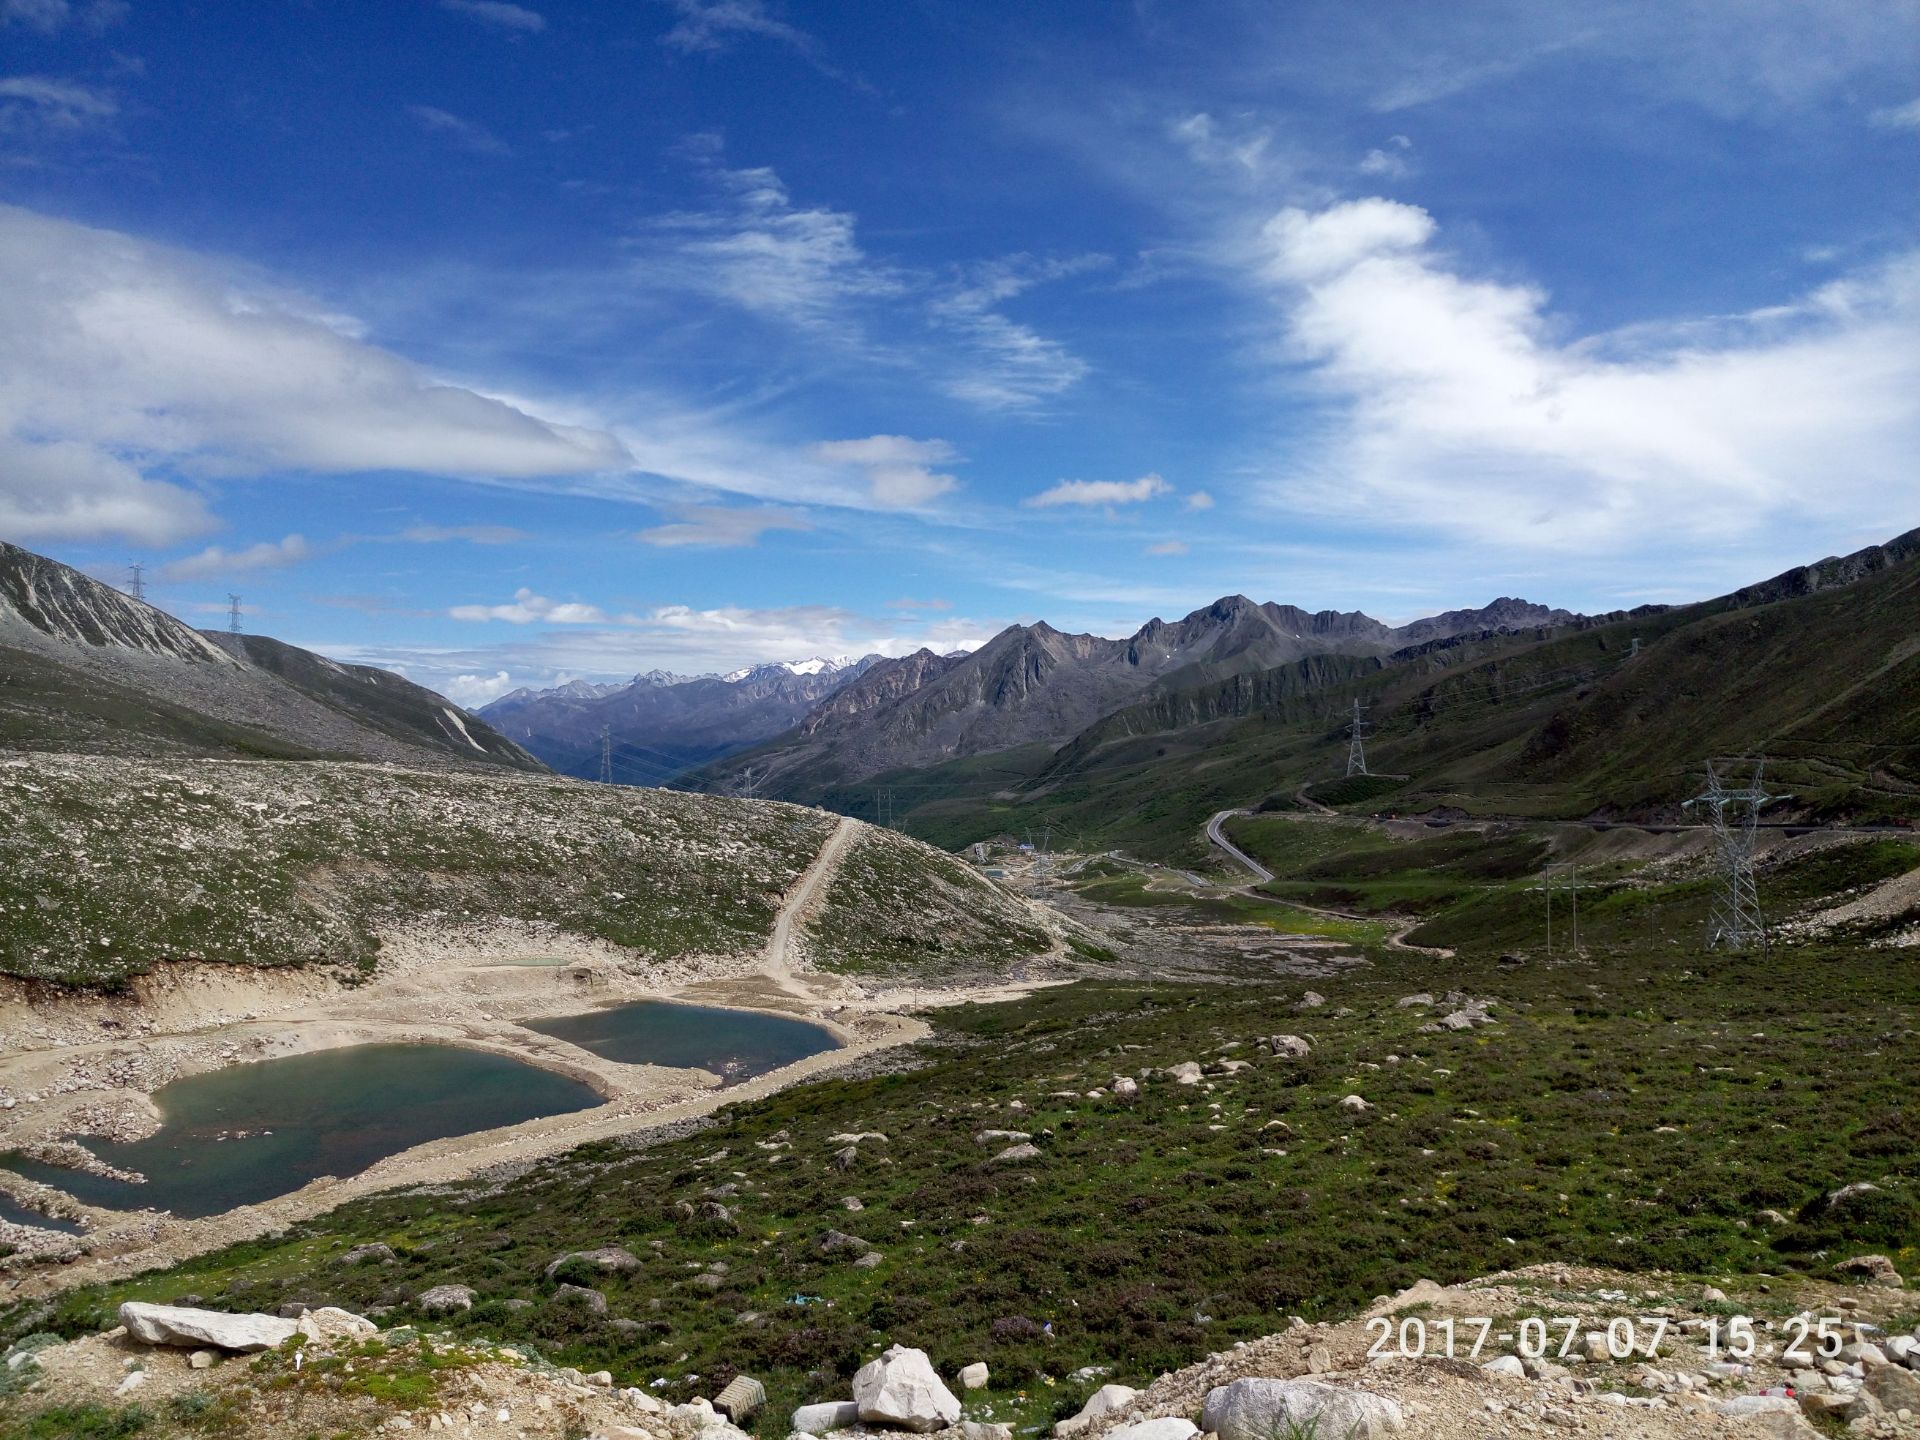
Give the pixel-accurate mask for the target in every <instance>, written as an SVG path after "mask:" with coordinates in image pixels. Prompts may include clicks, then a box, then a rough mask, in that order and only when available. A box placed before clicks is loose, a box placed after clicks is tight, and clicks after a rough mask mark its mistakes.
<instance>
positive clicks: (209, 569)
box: [160, 535, 314, 580]
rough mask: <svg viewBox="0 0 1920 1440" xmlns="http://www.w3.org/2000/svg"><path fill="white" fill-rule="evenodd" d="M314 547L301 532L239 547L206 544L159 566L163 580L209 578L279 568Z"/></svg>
mask: <svg viewBox="0 0 1920 1440" xmlns="http://www.w3.org/2000/svg"><path fill="white" fill-rule="evenodd" d="M313 553H314V551H313V547H312V546H311V545H309V544H307V541H306V538H305V537H304V536H301V535H289V536H287V537H286V538H285V539H283V540H262V541H260V542H259V543H258V544H255V545H248V546H246V547H245V548H244V549H240V550H227V549H223V548H222V547H221V546H218V545H209V546H208V547H207V548H206V549H205V550H202V551H201V552H200V553H199V554H197V555H189V556H187V557H185V558H184V559H181V560H174V561H170V562H169V563H167V564H166V565H164V566H162V567H161V569H160V578H161V579H163V580H212V579H215V578H217V577H219V576H223V575H239V574H244V573H245V572H247V571H249V570H279V569H284V568H285V567H286V566H288V565H298V564H299V563H300V562H301V561H303V560H307V559H310V558H311V557H312V555H313Z"/></svg>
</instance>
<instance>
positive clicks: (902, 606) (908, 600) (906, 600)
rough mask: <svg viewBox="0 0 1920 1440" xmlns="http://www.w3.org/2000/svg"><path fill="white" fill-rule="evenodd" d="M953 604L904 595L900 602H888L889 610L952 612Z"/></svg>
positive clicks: (931, 598)
mask: <svg viewBox="0 0 1920 1440" xmlns="http://www.w3.org/2000/svg"><path fill="white" fill-rule="evenodd" d="M952 608H953V602H952V601H951V600H942V599H941V598H940V597H939V596H937V595H936V596H932V597H930V598H928V599H926V600H916V599H914V598H913V597H912V596H911V595H902V596H901V597H900V598H899V599H898V600H889V601H887V609H889V610H951V609H952Z"/></svg>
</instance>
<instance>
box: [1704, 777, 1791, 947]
mask: <svg viewBox="0 0 1920 1440" xmlns="http://www.w3.org/2000/svg"><path fill="white" fill-rule="evenodd" d="M1766 764H1767V762H1766V760H1765V758H1764V757H1763V758H1761V759H1758V760H1755V761H1754V762H1753V780H1752V782H1751V783H1750V784H1748V785H1747V786H1745V787H1744V788H1742V789H1738V790H1730V789H1728V788H1727V786H1726V785H1724V784H1723V783H1722V782H1721V780H1720V772H1719V769H1718V768H1717V767H1716V766H1715V765H1714V762H1713V761H1711V760H1709V761H1707V788H1706V792H1705V793H1704V794H1701V795H1696V796H1694V798H1693V799H1691V800H1689V801H1687V806H1688V808H1692V807H1694V806H1696V805H1697V806H1700V807H1702V808H1703V809H1705V811H1706V814H1707V823H1708V824H1709V825H1711V826H1712V827H1713V840H1714V846H1715V848H1716V849H1717V850H1718V851H1719V853H1720V873H1721V879H1722V882H1723V885H1724V888H1723V889H1722V890H1721V892H1720V895H1719V898H1717V899H1716V900H1715V901H1714V902H1713V917H1712V919H1711V920H1710V921H1709V922H1708V924H1707V944H1708V945H1709V946H1712V947H1715V948H1719V947H1723V946H1724V947H1725V948H1726V949H1728V950H1749V949H1752V948H1753V947H1754V946H1755V945H1758V946H1760V947H1761V948H1762V949H1765V948H1766V944H1767V925H1766V918H1765V917H1764V916H1763V915H1762V914H1761V913H1760V892H1759V889H1758V887H1757V886H1756V885H1755V884H1754V880H1753V835H1754V827H1755V826H1756V825H1758V824H1759V821H1760V811H1761V810H1762V808H1764V807H1765V806H1766V805H1768V804H1770V803H1771V802H1773V801H1775V800H1784V799H1786V798H1787V797H1786V796H1784V795H1769V794H1767V792H1766V791H1765V790H1763V789H1762V788H1761V785H1760V778H1761V774H1762V772H1763V771H1764V770H1765V769H1766Z"/></svg>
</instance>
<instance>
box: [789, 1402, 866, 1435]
mask: <svg viewBox="0 0 1920 1440" xmlns="http://www.w3.org/2000/svg"><path fill="white" fill-rule="evenodd" d="M789 1423H790V1424H791V1425H792V1427H793V1428H794V1429H795V1430H796V1431H798V1432H799V1433H800V1434H802V1435H825V1434H826V1433H827V1432H828V1431H829V1430H844V1429H846V1428H847V1427H848V1426H849V1425H858V1424H859V1423H860V1407H859V1406H858V1405H856V1404H854V1403H853V1401H851V1400H826V1401H822V1402H821V1403H820V1404H818V1405H802V1406H801V1407H800V1408H799V1409H798V1410H795V1411H794V1412H793V1419H792V1420H791V1421H790V1422H789Z"/></svg>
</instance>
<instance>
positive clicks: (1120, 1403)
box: [1053, 1385, 1140, 1435]
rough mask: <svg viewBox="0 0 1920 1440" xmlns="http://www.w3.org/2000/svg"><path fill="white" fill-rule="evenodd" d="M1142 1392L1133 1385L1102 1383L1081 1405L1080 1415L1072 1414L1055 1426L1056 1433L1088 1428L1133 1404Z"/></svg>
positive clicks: (1064, 1433) (1054, 1431)
mask: <svg viewBox="0 0 1920 1440" xmlns="http://www.w3.org/2000/svg"><path fill="white" fill-rule="evenodd" d="M1139 1395H1140V1392H1139V1391H1138V1390H1136V1389H1134V1388H1133V1387H1132V1386H1131V1385H1102V1386H1101V1387H1100V1388H1099V1389H1098V1390H1096V1391H1094V1392H1093V1394H1092V1395H1090V1396H1088V1397H1087V1403H1086V1404H1084V1405H1082V1406H1081V1407H1080V1413H1079V1414H1078V1415H1073V1416H1070V1417H1069V1418H1067V1419H1065V1420H1062V1421H1061V1422H1060V1423H1059V1424H1058V1425H1055V1426H1054V1427H1053V1433H1054V1434H1056V1435H1072V1434H1074V1433H1076V1432H1078V1431H1081V1430H1084V1429H1086V1428H1087V1427H1088V1426H1089V1425H1091V1424H1093V1422H1094V1421H1096V1420H1104V1419H1106V1417H1107V1416H1109V1415H1111V1414H1113V1413H1114V1411H1116V1410H1124V1409H1126V1408H1127V1406H1129V1405H1131V1404H1132V1403H1133V1402H1134V1401H1135V1400H1136V1399H1137V1398H1139Z"/></svg>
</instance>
